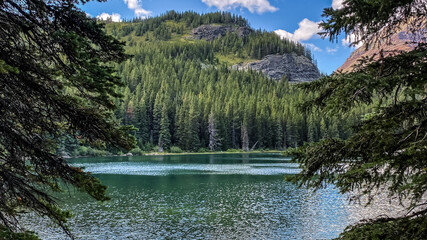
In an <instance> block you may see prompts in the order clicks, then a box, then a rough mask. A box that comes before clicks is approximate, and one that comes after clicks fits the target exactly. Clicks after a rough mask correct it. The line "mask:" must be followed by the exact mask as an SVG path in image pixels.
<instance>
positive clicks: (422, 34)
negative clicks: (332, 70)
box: [337, 25, 427, 72]
mask: <svg viewBox="0 0 427 240" xmlns="http://www.w3.org/2000/svg"><path fill="white" fill-rule="evenodd" d="M424 26H425V25H424ZM406 28H407V26H403V27H401V28H400V29H397V30H396V33H395V34H393V35H391V36H390V38H389V39H388V41H384V42H380V43H379V44H373V46H369V47H367V46H366V45H363V46H361V47H359V48H358V49H356V50H354V51H353V53H351V55H350V57H348V58H347V60H346V61H345V62H344V64H343V65H342V66H341V67H339V68H338V69H337V71H342V72H352V71H354V70H355V67H356V66H357V65H358V64H359V60H361V59H362V58H366V57H368V58H372V60H373V61H376V60H378V59H379V58H380V56H381V52H382V54H384V56H391V55H396V54H400V53H401V52H409V51H412V50H414V49H415V48H416V47H417V45H418V43H421V42H425V41H426V39H427V29H420V30H419V31H417V32H416V33H411V32H408V31H406Z"/></svg>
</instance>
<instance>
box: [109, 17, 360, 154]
mask: <svg viewBox="0 0 427 240" xmlns="http://www.w3.org/2000/svg"><path fill="white" fill-rule="evenodd" d="M105 28H106V31H107V33H109V34H111V35H113V36H115V37H116V38H118V39H119V40H121V41H124V42H125V43H126V47H125V49H126V51H127V53H129V54H131V55H132V57H130V58H129V59H128V60H127V61H125V62H123V63H121V64H119V65H118V66H117V72H118V74H119V75H120V76H121V78H122V81H123V83H124V86H123V87H121V88H120V89H119V90H120V92H121V93H122V95H123V96H124V97H123V98H122V99H116V102H115V104H116V105H117V106H118V108H117V110H116V111H115V113H114V114H115V117H116V119H117V121H120V122H121V124H123V125H133V126H135V127H136V128H137V130H135V132H134V133H133V134H134V135H135V137H136V138H137V140H138V146H139V148H140V149H141V150H144V151H151V150H153V149H154V150H156V151H178V150H177V149H182V150H184V151H206V150H207V149H209V150H228V149H236V148H240V149H245V150H248V149H251V148H255V147H256V148H261V149H284V148H287V147H295V146H298V145H302V144H303V143H304V142H310V141H317V140H319V139H321V138H324V137H326V136H333V137H341V138H345V137H347V136H348V135H349V131H348V128H346V126H347V125H349V122H350V121H352V122H354V121H356V117H349V118H346V119H345V120H342V119H339V118H338V117H333V118H325V117H322V116H321V115H320V114H319V115H312V116H306V115H305V114H303V113H301V112H299V111H297V109H296V105H297V103H299V102H301V101H302V100H303V99H304V98H305V97H310V93H305V92H302V91H300V90H299V89H298V88H296V87H294V85H293V84H289V82H292V81H307V80H312V79H315V77H316V76H317V75H316V76H315V77H313V76H312V75H313V74H317V73H318V70H317V68H316V67H315V65H314V64H313V63H312V57H311V53H310V51H309V50H307V49H305V48H304V46H302V45H301V44H299V43H294V42H292V41H287V40H282V39H280V37H279V36H277V35H276V34H274V33H271V32H266V31H261V30H253V29H252V28H250V26H249V25H248V22H247V20H245V19H244V18H242V17H241V16H236V15H232V14H230V13H226V12H217V13H208V14H198V13H194V12H184V13H178V12H175V11H170V12H167V13H166V14H164V15H161V16H159V17H155V18H148V19H134V20H132V21H128V22H118V23H107V24H106V26H105ZM245 64H246V66H248V67H247V68H246V69H247V70H245V71H240V70H235V69H233V67H232V66H233V65H242V66H243V65H245ZM286 64H288V65H286ZM285 65H286V66H285ZM255 66H257V67H255ZM258 66H259V67H258ZM305 66H310V68H308V67H307V68H306V67H305ZM283 67H285V68H286V69H282V68H283ZM265 68H268V71H264V69H265ZM290 70H292V71H290ZM272 72H275V73H274V74H272ZM310 73H313V74H310ZM358 111H359V110H358ZM360 111H361V112H364V110H363V109H360ZM359 115H360V114H355V115H354V116H359Z"/></svg>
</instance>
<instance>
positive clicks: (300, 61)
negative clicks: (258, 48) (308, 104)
mask: <svg viewBox="0 0 427 240" xmlns="http://www.w3.org/2000/svg"><path fill="white" fill-rule="evenodd" d="M233 69H237V70H249V69H251V70H254V71H261V72H262V73H263V74H264V75H265V76H267V77H269V78H271V79H275V80H280V79H282V78H283V77H286V78H287V79H288V80H289V81H290V82H309V81H313V80H316V79H318V78H320V72H319V69H317V67H316V65H314V64H313V63H312V61H311V60H310V59H308V58H307V57H305V56H298V55H297V54H295V53H291V54H283V55H268V56H266V57H264V58H263V59H262V60H259V61H255V62H250V63H246V64H238V65H234V66H233Z"/></svg>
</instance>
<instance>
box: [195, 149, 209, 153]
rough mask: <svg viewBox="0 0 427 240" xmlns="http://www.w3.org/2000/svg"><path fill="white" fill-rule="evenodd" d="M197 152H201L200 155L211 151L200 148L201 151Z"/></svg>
mask: <svg viewBox="0 0 427 240" xmlns="http://www.w3.org/2000/svg"><path fill="white" fill-rule="evenodd" d="M197 152H199V153H204V152H209V149H207V148H199V150H197Z"/></svg>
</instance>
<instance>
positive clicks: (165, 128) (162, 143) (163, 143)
mask: <svg viewBox="0 0 427 240" xmlns="http://www.w3.org/2000/svg"><path fill="white" fill-rule="evenodd" d="M169 128H170V121H169V116H168V108H167V106H166V104H163V108H162V120H161V122H160V132H159V142H158V146H159V152H163V150H167V149H169V147H170V144H171V134H170V129H169Z"/></svg>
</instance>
